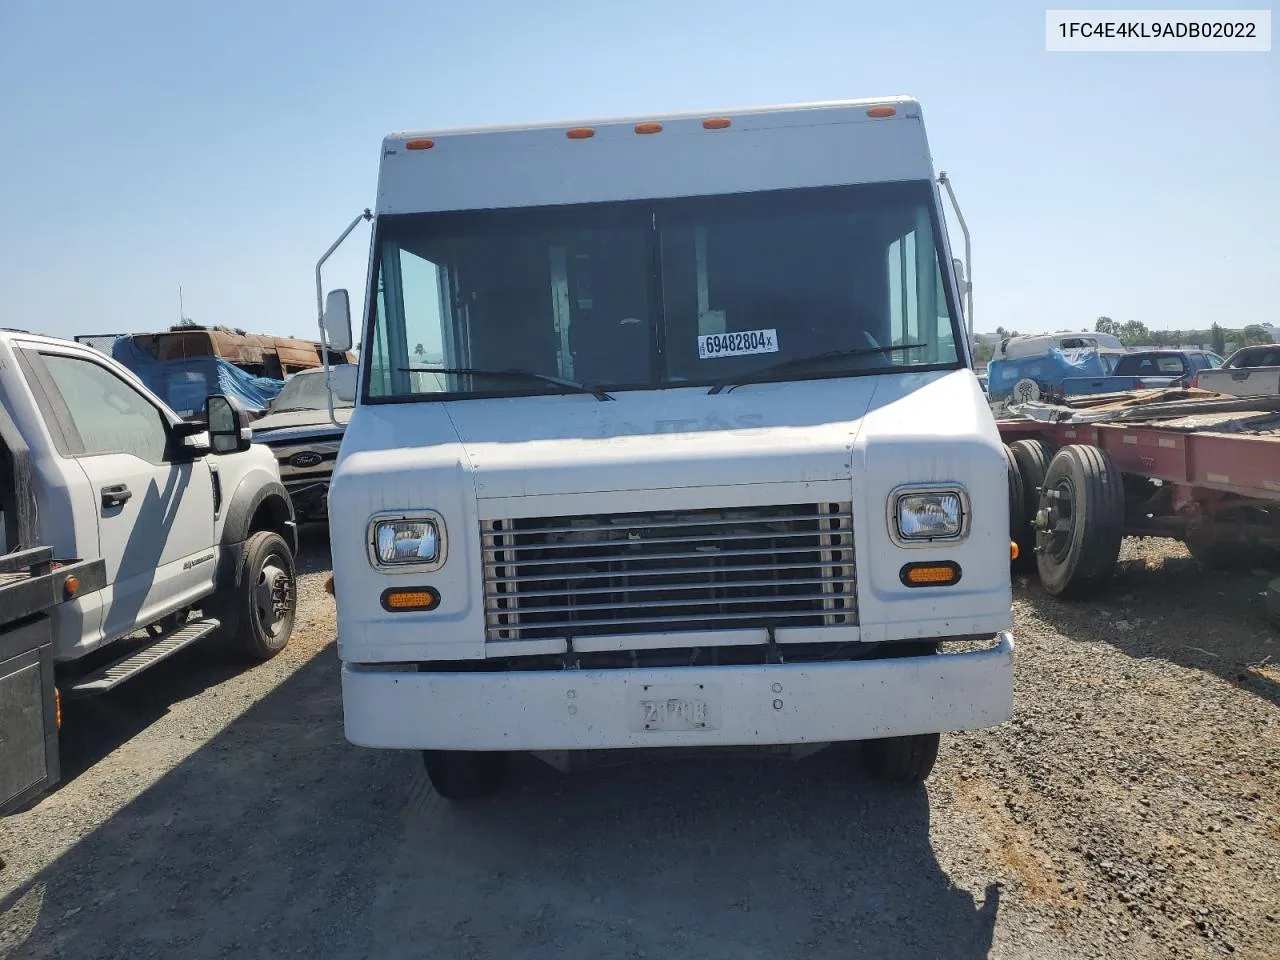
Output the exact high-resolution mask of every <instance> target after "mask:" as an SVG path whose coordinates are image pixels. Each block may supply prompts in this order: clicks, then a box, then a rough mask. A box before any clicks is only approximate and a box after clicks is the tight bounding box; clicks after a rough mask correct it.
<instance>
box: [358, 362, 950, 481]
mask: <svg viewBox="0 0 1280 960" xmlns="http://www.w3.org/2000/svg"><path fill="white" fill-rule="evenodd" d="M932 376H933V378H936V377H937V376H938V375H937V374H934V375H932ZM883 379H884V378H879V377H875V378H872V377H866V378H861V379H850V380H813V381H807V382H800V383H795V382H791V383H763V384H749V385H745V386H743V387H740V388H739V389H737V390H734V391H732V392H729V391H725V392H721V393H719V394H717V395H714V396H710V395H708V394H707V388H706V387H694V388H688V389H679V390H668V391H635V392H626V391H620V392H618V393H616V394H614V396H615V397H616V398H617V399H616V400H613V401H601V400H597V399H596V398H595V397H593V396H591V395H589V394H571V395H568V396H564V395H555V396H539V397H520V398H504V399H491V400H468V401H453V402H440V403H431V402H426V403H416V404H387V405H369V406H362V407H360V408H359V411H358V413H357V414H356V417H355V420H356V422H357V423H358V428H357V429H353V430H352V431H350V432H351V433H352V434H354V435H353V436H351V437H350V438H349V440H348V442H347V446H346V448H344V450H343V459H344V461H346V463H347V468H349V469H356V470H358V471H359V472H360V473H362V474H364V473H367V472H371V471H372V472H382V471H383V470H385V471H396V470H401V469H404V468H405V467H406V466H408V464H409V462H410V461H412V462H416V463H421V464H422V465H423V466H426V465H427V464H426V463H425V462H424V461H429V462H431V463H435V464H440V463H441V460H442V459H444V460H452V461H457V462H459V465H460V466H462V467H463V468H464V469H465V470H466V471H467V472H469V473H471V474H472V475H473V478H474V482H475V490H476V495H477V496H478V497H479V498H481V499H490V498H505V497H521V496H541V495H553V494H576V493H594V492H602V491H622V490H646V489H654V488H661V487H667V486H670V485H671V481H672V478H674V477H678V478H679V485H680V486H689V487H693V486H714V485H722V484H725V483H736V482H750V483H783V482H812V481H822V480H848V479H850V478H851V476H852V462H851V460H852V451H853V442H854V438H855V436H856V434H857V431H858V426H859V424H860V422H861V419H862V417H863V416H864V415H865V414H866V412H867V410H868V408H869V407H870V406H871V403H872V399H873V397H874V395H875V393H876V389H877V386H878V385H879V384H881V383H882V381H883ZM641 438H643V442H641V443H638V442H637V440H640V439H641ZM366 451H367V452H366Z"/></svg>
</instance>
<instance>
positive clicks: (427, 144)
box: [404, 140, 436, 150]
mask: <svg viewBox="0 0 1280 960" xmlns="http://www.w3.org/2000/svg"><path fill="white" fill-rule="evenodd" d="M435 145H436V142H435V141H434V140H408V141H406V142H405V145H404V148H405V149H406V150H430V149H431V148H432V147H434V146H435Z"/></svg>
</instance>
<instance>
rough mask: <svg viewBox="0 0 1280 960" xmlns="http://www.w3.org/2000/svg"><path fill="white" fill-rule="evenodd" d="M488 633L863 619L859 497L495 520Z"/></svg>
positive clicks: (494, 636) (488, 531)
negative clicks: (856, 521)
mask: <svg viewBox="0 0 1280 960" xmlns="http://www.w3.org/2000/svg"><path fill="white" fill-rule="evenodd" d="M481 533H482V538H483V546H484V550H483V554H484V592H485V615H486V616H485V635H486V637H487V639H489V640H533V639H538V638H547V637H566V636H567V637H583V636H596V635H600V634H638V633H660V632H670V631H685V630H714V629H733V628H742V627H753V626H763V625H768V624H772V625H776V626H778V627H806V626H824V625H827V626H830V625H835V624H852V623H856V622H857V606H856V605H857V599H856V590H855V584H854V566H853V517H852V509H851V504H849V503H808V504H796V505H784V506H771V507H733V508H725V509H714V510H688V511H674V512H661V511H658V512H646V513H625V514H603V515H595V516H579V517H545V518H538V519H519V520H490V521H486V522H485V523H484V524H483V529H482V531H481Z"/></svg>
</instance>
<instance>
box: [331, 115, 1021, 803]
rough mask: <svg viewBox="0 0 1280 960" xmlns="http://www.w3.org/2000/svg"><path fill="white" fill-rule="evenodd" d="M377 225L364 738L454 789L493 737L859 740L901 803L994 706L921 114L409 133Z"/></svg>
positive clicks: (966, 435)
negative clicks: (898, 791) (942, 739)
mask: <svg viewBox="0 0 1280 960" xmlns="http://www.w3.org/2000/svg"><path fill="white" fill-rule="evenodd" d="M372 220H373V241H372V251H371V256H370V266H369V281H368V295H367V302H366V304H365V324H364V337H363V340H362V349H361V355H360V367H359V375H358V383H354V382H349V383H348V384H347V385H346V386H342V385H341V384H340V383H338V388H337V389H338V392H339V393H341V394H343V395H354V396H355V398H356V407H355V410H354V413H353V415H352V417H351V420H350V424H349V426H348V428H347V431H346V435H345V439H344V440H343V443H342V448H341V452H340V454H339V457H338V460H337V463H336V465H335V469H334V473H333V481H332V487H331V490H330V519H329V524H330V531H331V537H332V552H333V558H334V593H335V599H336V601H337V611H338V651H339V656H340V658H341V661H342V697H343V706H344V712H345V726H346V736H347V738H348V739H349V740H350V741H351V742H353V743H355V744H359V745H363V746H368V747H381V748H394V749H415V750H422V751H423V752H424V757H425V760H426V765H427V771H428V774H429V775H430V777H431V780H432V782H433V784H434V785H435V786H436V788H437V789H438V790H439V792H440V793H441V794H443V795H445V796H447V797H451V798H458V799H462V798H468V797H474V796H479V795H482V794H485V793H488V792H491V791H493V790H494V789H496V788H497V787H498V786H499V784H500V783H501V780H502V775H503V771H504V769H505V762H506V758H507V756H508V755H509V754H510V753H511V752H512V751H531V752H534V753H538V754H541V755H543V756H544V757H547V758H563V757H566V756H569V757H573V756H579V754H578V751H597V750H616V749H634V748H645V747H655V748H672V747H676V748H693V747H723V746H765V745H775V746H777V745H804V748H808V749H811V748H812V747H813V746H815V745H822V744H828V743H832V742H837V741H852V740H865V741H867V743H866V750H865V753H866V756H867V758H868V760H869V761H870V764H871V766H872V769H873V770H875V771H876V772H878V773H880V774H882V775H884V776H887V777H889V778H891V779H896V780H920V779H923V778H924V777H926V776H927V775H928V773H929V771H930V769H931V768H932V766H933V762H934V758H935V756H936V754H937V750H938V734H939V733H940V732H942V731H954V730H969V729H976V728H981V727H986V726H991V725H994V724H998V723H1000V722H1002V721H1003V720H1005V719H1006V718H1008V716H1009V715H1010V712H1011V709H1012V682H1013V662H1012V661H1013V643H1012V638H1011V636H1010V634H1009V632H1008V631H1009V629H1010V626H1011V610H1010V606H1011V595H1010V572H1009V560H1010V546H1011V545H1010V539H1009V507H1008V495H1007V491H1008V466H1007V460H1006V457H1005V453H1004V451H1003V449H1002V446H1001V442H1000V438H999V435H998V433H997V431H996V426H995V423H994V420H993V419H992V415H991V413H990V411H989V409H988V406H987V403H986V399H985V397H984V396H983V393H982V390H981V388H980V387H979V385H978V381H977V378H976V377H975V375H974V373H973V370H972V369H971V367H970V358H969V351H968V347H967V341H966V338H965V335H964V324H963V318H962V316H961V310H960V306H959V289H958V280H957V277H956V275H955V270H954V269H953V262H952V260H951V257H950V253H949V248H948V244H947V239H946V232H945V227H944V221H943V217H942V211H941V205H940V197H939V193H938V189H937V186H936V183H935V180H934V174H933V169H932V164H931V160H930V154H929V148H928V144H927V142H926V139H925V132H924V126H923V123H922V119H921V112H920V107H919V104H918V103H916V102H915V101H914V100H912V99H909V98H902V97H895V98H889V99H883V100H874V101H846V102H840V103H829V104H815V105H800V106H787V107H774V108H765V109H751V110H734V111H729V112H724V113H698V114H692V115H680V116H663V117H646V118H640V119H630V120H610V121H605V122H594V123H583V124H566V123H561V124H546V125H537V126H526V127H519V128H509V129H484V130H464V131H453V132H442V133H409V134H398V135H394V136H390V137H387V138H386V139H385V141H384V142H383V146H382V160H381V170H380V175H379V183H378V201H377V208H376V210H375V211H374V214H373V216H372ZM331 250H332V248H331ZM322 262H323V261H322ZM318 272H319V271H317V273H318ZM345 302H346V296H345V294H344V293H343V292H342V291H335V292H334V293H333V294H331V295H330V296H329V298H328V304H329V306H328V307H327V308H326V310H325V315H324V317H323V320H322V326H323V328H324V329H325V332H326V337H327V339H328V341H329V343H330V344H331V345H332V346H335V347H337V348H342V347H344V346H345V345H346V343H347V342H349V340H350V321H349V316H348V311H347V309H346V308H345ZM335 382H336V383H337V380H336V377H335Z"/></svg>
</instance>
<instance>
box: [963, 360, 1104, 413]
mask: <svg viewBox="0 0 1280 960" xmlns="http://www.w3.org/2000/svg"><path fill="white" fill-rule="evenodd" d="M1107 374H1108V371H1107V368H1106V365H1105V364H1103V362H1102V357H1101V356H1100V355H1099V354H1098V351H1097V350H1094V349H1093V348H1091V347H1090V348H1076V349H1073V350H1058V349H1056V348H1055V347H1050V348H1049V350H1048V351H1047V352H1046V353H1039V354H1036V355H1035V356H1032V357H1013V358H1012V359H1009V360H992V361H991V362H990V363H988V364H987V392H988V395H989V396H990V397H991V399H992V400H1003V399H1005V398H1006V397H1008V396H1009V394H1010V393H1011V392H1012V391H1013V385H1014V384H1015V383H1017V382H1018V381H1019V380H1021V379H1023V378H1024V377H1028V378H1030V379H1032V380H1034V381H1035V382H1036V383H1038V384H1039V385H1040V389H1041V390H1045V389H1049V390H1053V389H1054V388H1060V387H1061V386H1062V381H1063V380H1066V379H1067V378H1068V377H1105V376H1107Z"/></svg>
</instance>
